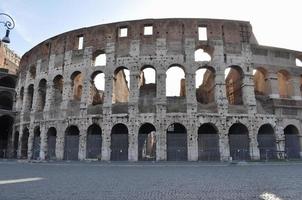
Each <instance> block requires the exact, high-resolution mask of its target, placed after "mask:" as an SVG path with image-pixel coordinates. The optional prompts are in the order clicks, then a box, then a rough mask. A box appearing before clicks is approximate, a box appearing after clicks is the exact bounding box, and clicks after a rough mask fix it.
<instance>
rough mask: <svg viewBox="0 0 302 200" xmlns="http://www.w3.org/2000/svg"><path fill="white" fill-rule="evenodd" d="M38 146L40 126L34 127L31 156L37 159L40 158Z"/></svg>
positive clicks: (39, 142) (39, 144)
mask: <svg viewBox="0 0 302 200" xmlns="http://www.w3.org/2000/svg"><path fill="white" fill-rule="evenodd" d="M40 146H41V132H40V127H38V126H37V127H35V128H34V141H33V149H32V153H33V154H32V158H33V159H34V160H37V159H39V158H40Z"/></svg>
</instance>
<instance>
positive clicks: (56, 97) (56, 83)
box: [52, 74, 64, 107]
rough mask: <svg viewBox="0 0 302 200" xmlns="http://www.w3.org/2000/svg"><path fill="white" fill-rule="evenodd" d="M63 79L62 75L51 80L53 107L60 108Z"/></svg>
mask: <svg viewBox="0 0 302 200" xmlns="http://www.w3.org/2000/svg"><path fill="white" fill-rule="evenodd" d="M63 86H64V79H63V76H62V75H60V74H59V75H57V76H55V78H54V79H53V102H52V104H53V106H58V107H59V106H60V105H61V102H62V100H63Z"/></svg>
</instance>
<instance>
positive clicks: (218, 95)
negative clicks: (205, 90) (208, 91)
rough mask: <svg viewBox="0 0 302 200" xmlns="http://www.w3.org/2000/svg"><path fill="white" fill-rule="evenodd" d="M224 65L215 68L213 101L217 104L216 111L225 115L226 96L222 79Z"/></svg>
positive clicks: (226, 109) (226, 106)
mask: <svg viewBox="0 0 302 200" xmlns="http://www.w3.org/2000/svg"><path fill="white" fill-rule="evenodd" d="M224 69H225V65H220V66H219V67H217V68H216V74H215V102H216V104H217V109H218V113H219V114H220V115H221V114H223V115H225V114H226V113H228V105H229V102H228V99H227V96H226V86H225V80H224V76H225V75H224Z"/></svg>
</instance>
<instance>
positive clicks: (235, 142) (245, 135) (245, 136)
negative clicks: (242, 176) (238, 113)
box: [229, 123, 250, 160]
mask: <svg viewBox="0 0 302 200" xmlns="http://www.w3.org/2000/svg"><path fill="white" fill-rule="evenodd" d="M229 145H230V155H231V157H232V159H233V160H249V159H250V151H249V132H248V129H247V128H246V126H244V125H243V124H241V123H235V124H233V125H232V126H231V127H230V129H229Z"/></svg>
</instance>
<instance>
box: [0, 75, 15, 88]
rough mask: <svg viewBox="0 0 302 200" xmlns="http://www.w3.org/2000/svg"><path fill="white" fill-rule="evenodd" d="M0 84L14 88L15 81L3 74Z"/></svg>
mask: <svg viewBox="0 0 302 200" xmlns="http://www.w3.org/2000/svg"><path fill="white" fill-rule="evenodd" d="M0 86H2V87H8V88H15V86H16V83H15V80H14V79H13V78H12V77H9V76H5V77H3V78H1V79H0Z"/></svg>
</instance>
